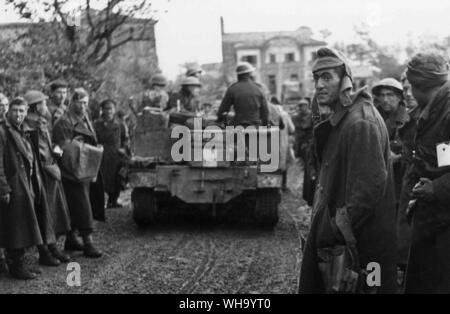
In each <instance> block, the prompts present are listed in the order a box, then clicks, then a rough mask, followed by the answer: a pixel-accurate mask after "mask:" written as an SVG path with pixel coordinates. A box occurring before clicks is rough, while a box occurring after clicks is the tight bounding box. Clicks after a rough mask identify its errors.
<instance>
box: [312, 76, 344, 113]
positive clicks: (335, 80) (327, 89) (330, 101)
mask: <svg viewBox="0 0 450 314" xmlns="http://www.w3.org/2000/svg"><path fill="white" fill-rule="evenodd" d="M314 82H315V88H316V99H317V102H318V103H319V105H322V106H333V105H334V104H335V103H336V102H337V101H338V100H339V92H340V86H341V79H340V77H339V75H338V73H337V72H336V71H335V70H333V69H324V70H319V71H317V72H315V73H314Z"/></svg>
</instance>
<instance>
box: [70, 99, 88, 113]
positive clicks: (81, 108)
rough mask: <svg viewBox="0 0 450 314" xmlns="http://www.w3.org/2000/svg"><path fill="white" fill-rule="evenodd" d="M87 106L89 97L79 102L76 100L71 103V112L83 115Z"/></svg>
mask: <svg viewBox="0 0 450 314" xmlns="http://www.w3.org/2000/svg"><path fill="white" fill-rule="evenodd" d="M88 104H89V97H84V98H81V99H79V100H76V101H74V102H73V103H72V108H73V111H74V112H75V113H76V114H78V115H82V114H85V113H86V110H87V107H88Z"/></svg>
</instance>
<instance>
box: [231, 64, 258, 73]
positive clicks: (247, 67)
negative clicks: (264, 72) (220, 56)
mask: <svg viewBox="0 0 450 314" xmlns="http://www.w3.org/2000/svg"><path fill="white" fill-rule="evenodd" d="M255 70H256V69H255V67H254V66H253V65H251V64H250V63H248V62H241V63H239V64H238V66H237V67H236V74H237V75H240V74H245V73H251V72H254V71H255Z"/></svg>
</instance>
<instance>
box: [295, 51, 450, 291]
mask: <svg viewBox="0 0 450 314" xmlns="http://www.w3.org/2000/svg"><path fill="white" fill-rule="evenodd" d="M317 55H318V59H317V60H316V62H315V64H314V68H313V74H314V78H315V83H316V94H315V97H314V100H313V104H312V109H313V111H317V108H319V110H318V111H319V113H320V111H323V110H320V109H321V108H322V109H323V108H328V109H331V110H328V111H329V112H325V117H322V114H319V115H317V117H319V119H313V122H314V124H315V129H314V141H313V144H312V145H313V146H314V148H313V149H314V151H315V153H314V154H313V159H315V160H313V167H312V168H313V170H314V171H316V170H317V176H315V175H314V176H313V179H314V180H316V181H317V185H316V186H314V187H312V188H311V189H312V190H313V191H314V194H315V195H314V197H313V199H309V200H308V201H312V206H313V220H312V225H311V227H310V232H309V235H308V240H307V243H306V248H305V251H304V258H303V263H302V271H301V276H300V292H302V293H324V292H329V293H339V292H362V293H364V292H365V293H373V292H378V293H383V292H384V293H386V292H390V293H392V292H398V289H399V287H398V282H396V279H398V278H397V272H396V267H397V270H400V272H401V273H404V276H401V278H400V279H401V281H403V282H400V284H402V285H403V288H404V291H405V292H406V293H424V292H426V293H433V292H434V293H443V292H445V293H449V292H450V269H449V268H448V256H449V255H448V252H449V250H448V244H449V242H450V240H449V236H448V234H449V232H450V228H449V226H450V225H449V219H448V217H449V215H448V210H449V204H450V179H449V178H450V177H449V176H450V168H449V166H448V165H447V166H445V165H443V166H439V165H438V157H437V149H436V148H437V145H439V144H441V143H444V142H448V141H449V140H450V128H449V127H450V96H449V95H450V92H449V82H448V74H449V70H448V67H449V66H448V63H447V61H446V60H445V59H444V58H443V57H442V56H440V55H438V54H435V53H423V54H417V55H416V56H414V58H412V60H411V61H410V62H409V63H408V67H407V70H406V71H405V73H404V74H403V75H402V83H400V82H398V81H395V80H393V79H384V80H382V81H380V82H379V83H378V84H376V85H375V86H374V88H373V90H372V94H373V96H374V99H375V104H373V102H372V98H371V97H370V95H369V93H367V91H366V89H361V90H358V91H357V92H356V93H351V90H352V87H351V86H352V76H351V69H350V67H349V65H348V62H347V61H346V59H345V56H343V55H342V54H341V53H340V52H337V51H334V50H331V49H328V48H323V49H319V51H318V54H317ZM413 96H414V97H413ZM375 105H377V109H378V110H376V109H375ZM315 108H316V110H314V109H315ZM313 116H314V115H313ZM305 180H306V177H305ZM397 241H398V242H397ZM397 243H398V244H397ZM333 262H334V263H333ZM341 262H343V263H341ZM373 262H375V263H377V264H378V265H379V266H380V269H379V270H380V271H381V273H380V275H381V281H380V282H379V283H377V284H376V285H371V286H369V285H368V284H367V281H365V276H366V275H367V272H365V271H366V268H367V267H368V265H369V264H370V263H373ZM345 263H347V264H345ZM340 266H341V267H342V269H340V270H342V272H339V271H338V272H336V267H338V268H339V267H340ZM333 269H334V271H333ZM333 274H335V275H336V274H341V275H343V276H333ZM355 274H356V276H355ZM338 277H339V278H338ZM403 277H404V278H403ZM355 278H357V279H355Z"/></svg>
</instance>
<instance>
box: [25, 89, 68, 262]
mask: <svg viewBox="0 0 450 314" xmlns="http://www.w3.org/2000/svg"><path fill="white" fill-rule="evenodd" d="M24 98H25V100H26V101H27V103H28V105H29V109H28V114H27V117H26V118H25V122H26V123H27V125H28V126H29V128H30V132H29V133H30V135H31V136H30V138H31V142H32V143H33V150H34V153H35V155H36V156H37V157H38V158H37V160H38V163H39V164H40V166H41V168H42V178H43V181H42V182H43V183H44V186H43V187H44V190H45V192H46V194H45V195H46V203H47V205H48V209H49V213H50V217H51V219H50V222H51V228H52V230H53V232H54V236H56V237H59V236H63V235H65V234H66V233H67V232H69V231H70V218H69V209H68V205H67V200H66V195H65V193H64V189H63V186H62V182H61V170H60V169H59V166H58V164H57V160H56V159H57V157H59V156H60V155H59V154H57V151H58V150H60V148H59V147H57V146H55V145H54V144H53V141H52V138H51V133H50V122H49V121H48V120H47V114H48V107H47V99H48V97H47V95H45V94H44V93H42V92H41V91H37V90H30V91H28V92H27V93H26V94H25V96H24ZM56 240H57V238H55V239H54V241H50V242H46V243H45V245H42V246H38V249H39V256H40V258H39V262H40V263H41V264H42V265H47V266H58V265H59V264H60V263H68V262H69V261H70V257H69V256H68V255H66V254H64V253H62V252H61V251H60V250H59V249H58V246H57V244H56Z"/></svg>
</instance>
